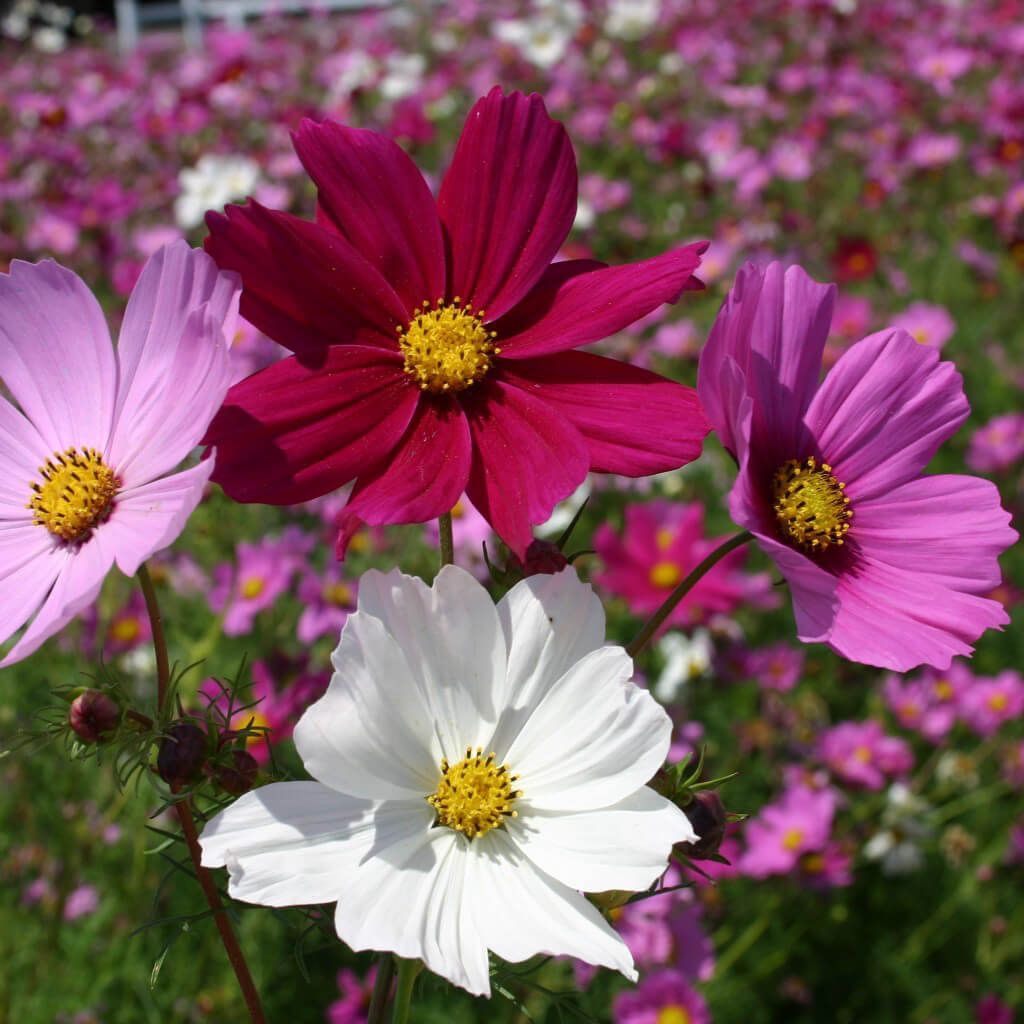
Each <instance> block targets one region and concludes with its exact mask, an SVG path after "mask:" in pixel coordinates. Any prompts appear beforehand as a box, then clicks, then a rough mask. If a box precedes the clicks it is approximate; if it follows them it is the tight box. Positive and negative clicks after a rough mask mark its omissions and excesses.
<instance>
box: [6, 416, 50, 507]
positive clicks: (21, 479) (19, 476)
mask: <svg viewBox="0 0 1024 1024" xmlns="http://www.w3.org/2000/svg"><path fill="white" fill-rule="evenodd" d="M53 454H54V452H53V449H52V448H51V447H50V446H49V445H47V444H46V443H45V442H44V441H43V439H42V438H41V437H40V436H39V431H38V430H36V428H35V427H34V426H33V424H31V423H30V422H29V421H28V420H27V419H25V417H24V416H22V414H21V413H20V412H18V410H17V409H15V408H14V406H13V405H11V404H10V402H6V401H4V400H3V399H2V398H0V467H2V469H0V520H14V521H18V520H22V521H26V522H27V521H30V520H31V519H32V513H31V512H29V510H28V508H27V506H28V501H29V498H30V497H31V496H32V484H33V482H35V481H37V480H39V479H41V474H40V472H39V471H40V469H41V468H42V466H43V464H44V463H45V462H46V460H47V459H48V458H49V457H50V456H51V455H53Z"/></svg>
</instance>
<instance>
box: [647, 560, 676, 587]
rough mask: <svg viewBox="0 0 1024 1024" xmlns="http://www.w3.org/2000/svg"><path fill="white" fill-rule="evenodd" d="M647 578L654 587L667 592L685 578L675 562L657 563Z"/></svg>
mask: <svg viewBox="0 0 1024 1024" xmlns="http://www.w3.org/2000/svg"><path fill="white" fill-rule="evenodd" d="M647 578H648V579H649V580H650V583H651V586H652V587H658V588H660V589H662V590H667V589H668V588H669V587H674V586H675V585H676V584H677V583H678V582H679V581H680V580H681V579H682V578H683V572H682V570H681V569H680V568H679V566H678V565H676V563H675V562H655V563H654V565H652V566H651V571H650V573H649V574H648V577H647Z"/></svg>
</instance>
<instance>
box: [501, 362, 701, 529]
mask: <svg viewBox="0 0 1024 1024" xmlns="http://www.w3.org/2000/svg"><path fill="white" fill-rule="evenodd" d="M502 371H503V373H502V376H503V377H504V379H506V380H508V381H509V382H510V383H512V384H515V385H516V387H518V388H521V389H522V390H523V391H526V392H529V393H530V394H534V395H536V396H537V397H538V398H541V399H543V401H544V402H545V403H546V404H547V405H549V406H551V407H553V408H554V409H557V410H558V411H559V412H560V413H561V414H562V415H563V416H564V417H565V418H566V419H567V420H568V421H569V422H570V423H572V424H573V426H575V427H576V429H577V430H578V431H579V432H580V433H581V434H582V435H583V438H584V440H585V441H586V444H587V447H588V449H589V452H590V468H591V469H592V470H595V471H596V472H599V473H620V474H622V475H623V476H647V475H648V474H650V473H663V472H665V471H667V470H670V469H676V468H678V467H679V466H682V465H685V464H686V463H687V462H692V461H693V460H694V459H696V458H697V457H698V456H699V455H700V451H701V444H702V442H703V440H704V437H705V435H706V434H707V432H708V422H707V420H706V419H705V418H704V414H703V412H702V411H701V408H700V403H699V402H698V401H697V393H696V392H695V391H694V390H693V389H692V388H688V387H684V386H683V385H682V384H676V383H675V382H674V381H670V380H666V379H665V378H664V377H660V376H658V374H656V373H651V372H650V371H649V370H642V369H640V368H639V367H636V366H630V365H629V364H628V363H622V362H619V361H617V360H615V359H605V358H603V357H602V356H596V355H592V354H591V353H589V352H561V353H559V354H557V355H553V356H546V357H543V358H540V359H531V360H518V359H517V360H516V361H515V362H510V363H506V364H504V365H503V366H502ZM540 521H541V522H542V521H543V520H540Z"/></svg>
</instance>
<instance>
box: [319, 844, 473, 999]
mask: <svg viewBox="0 0 1024 1024" xmlns="http://www.w3.org/2000/svg"><path fill="white" fill-rule="evenodd" d="M468 843H469V840H467V839H465V838H464V837H463V836H461V835H458V834H457V833H455V832H453V831H451V829H446V828H436V829H425V830H424V832H423V834H422V835H420V836H416V837H414V838H411V839H406V840H404V841H401V842H398V843H395V844H393V845H392V846H391V847H389V848H388V849H387V850H383V851H381V853H380V854H379V855H378V856H375V857H371V858H369V859H367V860H366V862H365V863H364V864H362V865H361V866H360V868H359V869H358V871H356V872H355V874H353V875H352V876H351V877H350V878H349V879H348V880H347V881H348V884H347V885H346V888H345V893H344V895H343V896H342V897H341V898H340V899H339V900H338V908H337V910H336V911H335V916H334V924H335V928H336V929H337V932H338V937H339V938H340V939H341V940H342V941H343V942H345V943H346V944H347V945H348V946H349V947H350V948H351V949H353V950H356V951H359V950H364V949H376V950H389V951H391V952H393V953H396V954H397V955H398V956H401V957H405V958H406V959H410V960H422V961H423V962H424V964H426V966H427V968H428V969H429V970H430V971H433V973H434V974H438V975H440V976H441V977H442V978H447V979H448V980H449V981H450V982H451V983H452V984H453V985H458V986H460V987H461V988H464V989H467V990H468V991H470V992H472V993H473V994H474V995H487V994H489V993H490V982H489V966H488V962H487V947H486V946H485V945H484V943H483V941H482V940H481V938H480V936H479V935H478V934H477V932H476V929H475V928H474V926H473V917H474V916H475V914H474V902H475V899H476V893H475V892H473V891H472V890H471V889H470V888H469V886H467V885H466V882H465V873H466V867H467V857H466V856H465V847H466V846H467V845H468Z"/></svg>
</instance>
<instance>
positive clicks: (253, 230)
mask: <svg viewBox="0 0 1024 1024" xmlns="http://www.w3.org/2000/svg"><path fill="white" fill-rule="evenodd" d="M206 223H207V226H208V227H209V229H210V234H209V235H208V236H207V239H206V243H205V244H206V251H207V252H208V253H209V254H210V255H211V256H212V257H213V258H214V259H215V260H216V261H217V265H218V266H219V267H221V268H222V269H223V270H234V271H237V273H239V274H240V275H241V277H242V284H243V286H244V287H243V291H242V302H241V307H240V309H241V313H242V316H244V317H245V319H246V320H248V321H250V322H251V323H252V324H253V325H254V326H256V327H258V328H259V329H260V330H261V331H263V333H264V334H266V335H267V336H268V337H269V338H272V339H273V340H274V341H276V342H278V344H281V345H284V346H285V347H286V348H290V349H291V350H292V351H293V352H295V353H296V354H297V355H299V356H302V357H303V358H304V359H306V360H309V361H311V362H313V363H316V362H318V361H320V360H322V359H323V355H324V351H323V350H324V348H325V346H328V345H336V344H342V343H356V344H361V345H377V346H381V347H384V348H388V349H392V350H395V351H397V343H396V341H395V331H396V329H397V328H398V327H399V326H405V324H406V323H407V322H408V320H409V316H408V312H407V311H406V308H405V304H404V303H403V302H402V300H401V299H400V298H399V297H398V295H397V294H396V293H395V290H394V289H393V288H392V287H391V285H389V284H388V283H387V281H385V280H384V278H383V277H382V276H381V273H380V271H379V270H378V269H377V268H376V267H375V266H373V265H372V264H371V263H369V262H368V260H367V259H366V258H365V257H364V256H362V255H361V254H360V253H359V252H357V251H356V250H355V249H354V248H353V247H352V245H351V244H350V243H349V242H348V241H346V240H345V239H344V238H342V237H341V235H339V234H338V233H337V232H336V231H332V230H331V229H329V228H326V227H323V226H321V225H319V224H313V223H311V222H310V221H306V220H301V219H300V218H298V217H293V216H292V215H291V214H288V213H281V212H279V211H277V210H268V209H266V208H265V207H263V206H260V204H259V203H257V202H255V201H253V200H250V201H249V202H248V203H247V204H246V205H245V206H228V207H227V208H226V210H225V213H224V214H219V213H208V214H207V215H206Z"/></svg>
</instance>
